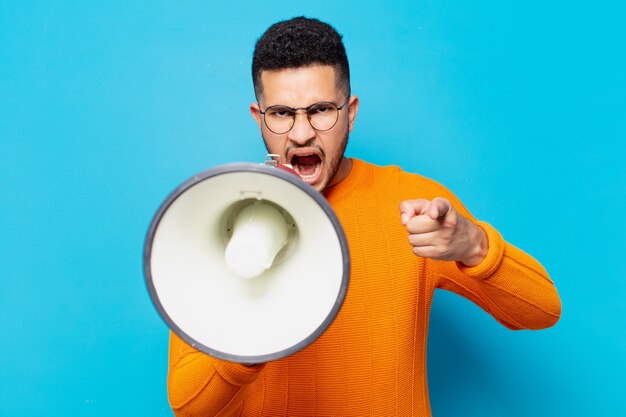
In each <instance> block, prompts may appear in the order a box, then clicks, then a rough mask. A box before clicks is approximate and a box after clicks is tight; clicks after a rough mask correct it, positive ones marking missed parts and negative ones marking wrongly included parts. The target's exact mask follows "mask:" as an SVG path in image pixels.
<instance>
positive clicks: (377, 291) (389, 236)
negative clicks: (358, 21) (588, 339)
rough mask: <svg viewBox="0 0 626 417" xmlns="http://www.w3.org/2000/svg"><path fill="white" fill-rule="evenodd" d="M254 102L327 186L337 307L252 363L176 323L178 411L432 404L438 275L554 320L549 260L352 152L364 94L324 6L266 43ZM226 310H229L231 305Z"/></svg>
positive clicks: (260, 47) (505, 310)
mask: <svg viewBox="0 0 626 417" xmlns="http://www.w3.org/2000/svg"><path fill="white" fill-rule="evenodd" d="M252 76H253V80H254V85H255V93H256V97H257V103H253V104H252V105H251V106H250V111H251V113H252V116H253V117H254V119H255V120H256V122H257V123H258V125H259V129H260V131H261V135H262V137H263V140H264V141H265V145H266V146H267V149H268V151H269V152H270V153H275V154H279V155H281V157H282V158H283V161H285V162H287V163H290V164H292V165H293V167H294V169H295V170H296V171H297V172H298V173H299V174H300V176H301V177H302V178H303V180H304V181H306V182H308V183H309V184H310V185H312V186H313V187H315V188H316V189H317V190H319V191H320V192H322V193H323V194H324V196H325V197H326V198H327V200H328V201H329V203H330V204H331V205H332V207H333V209H334V210H335V212H336V214H337V216H338V218H339V220H340V221H341V223H342V226H343V228H344V231H345V233H346V237H347V240H348V245H349V249H350V254H351V278H350V286H349V289H348V293H347V296H346V299H345V301H344V304H343V306H342V309H341V311H340V312H339V314H338V316H337V317H336V319H335V321H334V322H333V323H332V324H331V325H330V327H329V328H328V329H327V331H326V332H325V333H324V334H323V335H322V336H321V337H320V338H319V339H318V340H316V341H315V342H313V343H312V344H311V345H310V346H308V347H307V348H305V349H303V350H301V351H300V352H297V353H296V354H294V355H292V356H290V357H288V358H285V359H282V360H278V361H275V362H269V363H264V364H259V365H256V366H244V365H241V364H235V363H229V362H226V361H222V360H218V359H214V358H211V357H209V356H207V355H205V354H203V353H200V352H198V351H196V350H194V349H193V348H191V347H190V346H188V345H187V344H185V343H184V342H183V341H181V340H180V339H179V338H178V337H177V336H176V335H174V334H173V333H172V335H171V342H170V356H169V360H170V368H169V378H168V388H169V399H170V404H171V406H172V408H173V409H174V411H175V413H176V415H179V416H230V415H234V416H272V417H275V416H296V415H302V416H336V417H337V416H364V415H371V416H386V415H394V416H399V415H402V416H429V415H430V406H429V401H428V389H427V381H426V335H427V329H428V317H429V312H430V306H431V302H432V297H433V292H434V290H435V288H444V289H448V290H451V291H454V292H456V293H458V294H461V295H462V296H464V297H467V298H469V299H470V300H472V301H474V302H475V303H476V304H478V305H479V306H480V307H482V308H483V309H485V310H486V311H487V312H489V313H490V314H492V315H493V316H494V317H495V318H496V319H497V320H498V321H500V322H501V323H502V324H504V325H505V326H507V327H509V328H511V329H540V328H545V327H549V326H552V325H553V324H554V323H556V322H557V320H558V319H559V316H560V311H561V307H560V301H559V298H558V295H557V292H556V289H555V288H554V285H553V284H552V282H551V281H550V279H549V277H548V275H547V273H546V271H545V270H544V269H543V267H542V266H541V265H540V264H539V263H538V262H537V261H535V260H534V259H533V258H532V257H530V256H529V255H527V254H525V253H524V252H522V251H520V250H519V249H517V248H515V247H513V246H511V245H509V244H508V243H506V242H505V241H504V240H503V239H502V237H501V236H500V234H499V233H498V232H497V231H496V230H495V229H494V228H492V227H491V226H490V225H488V224H487V223H484V222H480V221H477V220H476V219H474V218H473V217H472V216H471V215H470V213H469V212H468V211H467V210H466V209H465V208H464V207H463V205H462V204H461V203H460V202H459V201H458V200H457V199H456V197H455V196H454V195H453V194H452V193H451V192H450V191H448V190H447V189H446V188H444V187H443V186H441V185H439V184H437V183H435V182H434V181H431V180H429V179H426V178H424V177H421V176H419V175H415V174H408V173H405V172H403V171H401V170H400V169H399V168H397V167H378V166H375V165H372V164H369V163H366V162H363V161H360V160H356V159H349V158H346V157H345V156H344V150H345V148H346V145H347V142H348V135H349V133H350V131H351V130H352V127H353V126H354V122H355V120H356V116H357V113H358V109H359V100H358V97H357V96H355V95H351V93H350V74H349V67H348V60H347V57H346V53H345V49H344V46H343V43H342V41H341V36H340V35H339V34H338V33H337V32H336V31H335V30H334V29H333V28H332V27H330V26H329V25H327V24H325V23H322V22H320V21H318V20H315V19H306V18H295V19H292V20H289V21H285V22H280V23H277V24H275V25H273V26H272V27H270V28H269V29H268V30H267V32H265V34H264V35H263V36H262V37H261V38H260V39H259V41H258V42H257V44H256V48H255V52H254V58H253V64H252ZM225 314H228V312H225Z"/></svg>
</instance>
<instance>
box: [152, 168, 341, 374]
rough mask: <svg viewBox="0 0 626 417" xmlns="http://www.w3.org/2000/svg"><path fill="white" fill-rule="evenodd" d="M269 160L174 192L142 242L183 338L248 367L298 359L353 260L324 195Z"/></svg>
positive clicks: (163, 312)
mask: <svg viewBox="0 0 626 417" xmlns="http://www.w3.org/2000/svg"><path fill="white" fill-rule="evenodd" d="M275 165H277V163H276V162H275V158H274V157H271V156H268V159H267V160H266V163H265V164H250V163H240V164H227V165H221V166H217V167H215V168H212V169H209V170H207V171H204V172H202V173H200V174H198V175H195V176H194V177H192V178H190V179H188V180H187V181H185V182H184V183H183V184H181V185H180V186H179V187H177V188H176V189H175V190H174V191H173V192H172V193H171V194H170V195H169V196H168V197H167V198H166V199H165V201H164V202H163V203H162V204H161V206H160V207H159V209H158V210H157V212H156V214H155V215H154V217H153V219H152V222H151V223H150V227H149V229H148V233H147V236H146V239H145V244H144V258H143V266H144V278H145V282H146V286H147V288H148V292H149V294H150V298H151V299H152V302H153V304H154V305H155V307H156V309H157V311H158V313H159V314H160V316H161V317H162V318H163V320H164V321H165V322H166V324H167V325H168V326H169V327H170V328H171V329H172V331H174V333H176V334H177V335H178V336H179V337H180V338H181V339H183V340H184V341H185V342H187V343H188V344H189V345H191V346H193V347H194V348H196V349H198V350H200V351H202V352H205V353H207V354H209V355H211V356H213V357H216V358H220V359H225V360H229V361H233V362H238V363H244V364H252V363H261V362H267V361H272V360H277V359H280V358H283V357H286V356H289V355H292V354H294V353H296V352H297V351H299V350H301V349H303V348H304V347H306V346H308V345H309V344H310V343H312V342H313V341H314V340H316V339H317V338H318V337H319V336H320V335H321V334H322V333H323V332H324V331H325V330H326V329H327V328H328V326H329V325H330V324H331V323H332V321H333V320H334V318H335V317H336V315H337V313H338V312H339V310H340V308H341V305H342V303H343V300H344V298H345V295H346V292H347V288H348V281H349V275H350V256H349V253H348V245H347V241H346V237H345V234H344V232H343V229H342V227H341V224H340V223H339V220H338V219H337V217H336V215H335V213H334V212H333V210H332V208H331V207H330V205H329V204H328V202H327V201H326V199H325V198H324V197H323V196H322V195H321V194H320V193H319V192H318V191H316V190H315V189H314V188H313V187H311V186H310V185H308V184H307V183H305V182H304V181H302V180H301V179H300V178H299V177H297V176H296V175H293V174H292V173H290V172H287V171H286V170H282V169H278V168H277V167H276V166H275Z"/></svg>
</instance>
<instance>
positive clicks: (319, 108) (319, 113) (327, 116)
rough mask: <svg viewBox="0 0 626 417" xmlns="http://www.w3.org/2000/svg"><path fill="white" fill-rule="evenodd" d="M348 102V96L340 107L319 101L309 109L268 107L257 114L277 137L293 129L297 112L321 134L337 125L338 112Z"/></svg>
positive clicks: (279, 106) (281, 106) (280, 106)
mask: <svg viewBox="0 0 626 417" xmlns="http://www.w3.org/2000/svg"><path fill="white" fill-rule="evenodd" d="M349 100H350V96H348V98H347V99H346V101H344V102H343V104H342V105H341V106H337V105H336V104H335V103H332V102H330V101H320V102H319V103H315V104H311V105H310V106H309V107H300V108H297V109H294V108H291V107H288V106H283V105H276V106H269V107H268V108H266V109H265V111H261V110H259V113H261V114H262V115H263V120H264V121H265V126H267V128H268V129H269V130H271V131H272V132H274V133H276V134H277V135H282V134H285V133H287V132H289V131H290V130H291V129H292V128H293V125H294V124H295V123H296V114H297V113H298V111H299V110H304V111H305V112H306V118H307V119H308V120H309V123H310V124H311V127H312V128H313V129H315V130H317V131H320V132H323V131H326V130H330V129H332V128H333V127H334V126H335V125H336V124H337V120H339V110H341V109H343V108H344V107H345V106H346V104H348V101H349Z"/></svg>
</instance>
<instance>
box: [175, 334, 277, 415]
mask: <svg viewBox="0 0 626 417" xmlns="http://www.w3.org/2000/svg"><path fill="white" fill-rule="evenodd" d="M264 366H265V365H264V364H260V365H257V366H244V365H241V364H237V363H232V362H227V361H223V360H219V359H215V358H213V357H211V356H209V355H206V354H204V353H202V352H200V351H198V350H196V349H194V348H193V347H191V346H189V345H188V344H187V343H185V342H184V341H183V340H181V339H180V338H179V337H178V336H176V334H174V333H173V332H171V333H170V350H169V369H168V378H167V389H168V397H169V402H170V406H171V407H172V410H173V411H174V414H175V415H176V416H177V417H181V416H203V417H204V416H206V417H209V416H219V417H225V416H231V415H236V414H235V413H236V412H238V411H239V410H240V409H241V407H242V405H243V401H244V400H245V399H246V396H247V393H248V391H249V387H250V385H251V384H252V382H254V381H255V380H256V378H257V377H258V376H259V374H260V373H261V371H262V369H263V367H264Z"/></svg>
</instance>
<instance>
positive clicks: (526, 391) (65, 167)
mask: <svg viewBox="0 0 626 417" xmlns="http://www.w3.org/2000/svg"><path fill="white" fill-rule="evenodd" d="M77 3H79V2H73V1H61V0H51V1H45V2H44V1H40V2H37V1H31V2H25V1H5V0H0V146H1V148H0V192H1V197H0V198H1V200H0V202H1V204H0V329H1V331H2V337H1V338H0V410H1V411H0V414H2V415H6V416H58V415H65V416H110V415H123V416H125V415H150V416H170V415H171V411H170V409H169V407H168V403H167V398H166V368H167V360H166V356H167V340H168V330H167V328H166V326H165V324H164V323H163V322H162V321H161V319H160V318H159V316H158V314H157V313H156V310H155V309H154V308H153V306H152V304H151V302H150V299H149V297H148V293H147V291H146V289H145V287H144V283H143V275H142V269H141V264H142V249H143V239H144V236H145V233H146V230H147V227H148V224H149V222H150V220H151V217H152V215H153V214H154V212H155V211H156V208H157V207H158V205H159V204H160V203H161V202H162V200H163V199H164V198H165V197H166V196H167V194H168V193H169V192H170V191H171V190H173V189H174V188H175V187H176V186H177V185H178V184H179V183H181V182H182V181H183V180H185V179H187V178H188V177H190V176H191V175H193V174H195V173H197V172H199V171H202V170H204V169H207V168H209V167H212V166H215V165H218V164H222V163H227V162H235V161H248V162H255V161H260V160H261V159H262V158H263V156H264V148H263V146H262V142H261V140H260V137H259V134H258V130H257V127H256V125H255V123H254V122H253V120H252V118H251V117H250V116H249V112H248V106H249V104H250V102H251V101H252V100H253V93H252V83H251V80H250V74H249V68H250V63H251V54H252V49H253V46H254V42H255V41H256V39H257V37H258V36H260V34H261V33H262V32H263V31H264V30H265V29H266V28H267V27H268V26H269V25H270V24H271V23H273V22H275V21H277V20H280V19H284V18H289V17H293V16H295V15H300V14H305V15H308V16H314V17H319V18H321V19H323V20H327V21H328V22H329V23H331V24H333V25H335V26H336V27H337V28H338V30H339V31H340V32H341V33H342V34H343V35H344V40H345V43H346V47H347V49H348V54H349V58H350V61H351V69H352V87H353V92H354V93H355V94H357V95H358V96H359V97H360V99H361V109H360V113H359V116H358V120H357V123H356V127H355V130H354V132H353V134H352V136H351V138H350V145H349V148H348V154H349V155H350V156H354V157H359V158H363V159H366V160H369V161H372V162H375V163H378V164H397V165H400V166H402V167H403V168H405V169H406V170H409V171H415V172H419V173H422V174H424V175H426V176H429V177H432V178H435V179H437V180H438V181H440V182H442V183H444V184H445V185H447V186H448V187H450V188H451V189H452V190H453V191H454V192H455V193H456V194H457V195H458V196H459V197H460V198H461V199H462V200H463V201H464V202H465V204H466V205H467V206H468V208H469V209H470V210H471V211H472V212H473V213H474V215H476V216H477V217H479V218H481V219H484V220H487V221H489V222H491V223H492V224H493V225H495V226H496V227H497V228H498V229H499V230H500V231H501V232H502V233H503V234H504V236H505V238H506V239H507V240H509V241H510V242H511V243H513V244H515V245H517V246H520V247H522V248H524V249H525V250H526V251H528V252H529V253H531V254H533V255H534V256H536V257H537V258H538V259H539V260H541V261H542V263H543V264H544V265H545V266H546V268H547V269H548V270H549V271H550V273H551V276H552V278H553V279H554V281H555V282H556V284H557V287H558V289H559V292H560V295H561V297H562V302H563V317H562V319H561V321H560V322H559V323H558V324H557V326H556V327H554V328H552V329H549V330H546V331H541V332H511V331H508V330H506V329H505V328H503V327H501V326H499V325H498V324H497V323H496V322H495V321H494V320H493V319H492V318H491V317H490V316H488V315H487V314H484V313H483V312H482V311H480V310H479V309H478V308H477V307H475V306H474V305H473V304H471V303H470V302H468V301H466V300H465V299H462V298H460V297H458V296H456V295H453V294H449V293H446V292H438V293H437V295H436V297H435V305H434V311H433V315H432V320H431V332H430V339H429V345H428V349H429V350H428V352H429V360H428V373H429V379H430V391H431V400H432V407H433V411H434V414H435V416H440V417H441V416H459V415H464V416H528V415H533V416H555V415H559V416H565V415H569V416H590V415H626V407H625V405H624V402H623V394H624V391H623V386H624V384H623V381H622V375H623V374H624V372H625V371H626V366H625V359H624V358H625V357H626V355H625V354H626V338H625V330H626V326H625V322H626V320H625V317H626V303H625V301H624V299H625V295H626V291H625V290H626V279H625V278H626V268H625V266H624V265H625V262H624V260H623V256H624V253H625V252H626V245H625V239H624V232H625V223H626V222H625V221H624V212H625V210H626V204H625V202H626V198H625V190H626V170H625V168H624V164H623V159H624V156H625V155H626V152H625V150H626V148H625V145H624V143H625V141H626V98H625V97H626V82H625V74H626V62H625V59H626V58H625V57H626V51H625V47H624V41H625V39H626V30H625V29H624V17H625V16H626V13H624V12H625V10H624V7H623V6H620V3H621V2H617V1H614V2H607V1H595V2H577V1H574V2H572V1H555V2H544V1H524V2H522V1H507V2H501V1H484V2H476V1H469V0H468V1H461V0H458V1H442V0H438V1H410V2H409V1H407V2H391V1H390V2H381V1H363V0H360V1H331V2H323V1H320V2H306V3H304V4H303V5H301V4H299V3H300V2H293V1H290V2H272V1H266V2H263V1H254V2H233V3H231V4H226V3H224V2H214V4H213V2H209V1H150V2H148V1H143V2H138V1H106V2H90V4H87V2H81V3H82V4H77Z"/></svg>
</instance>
